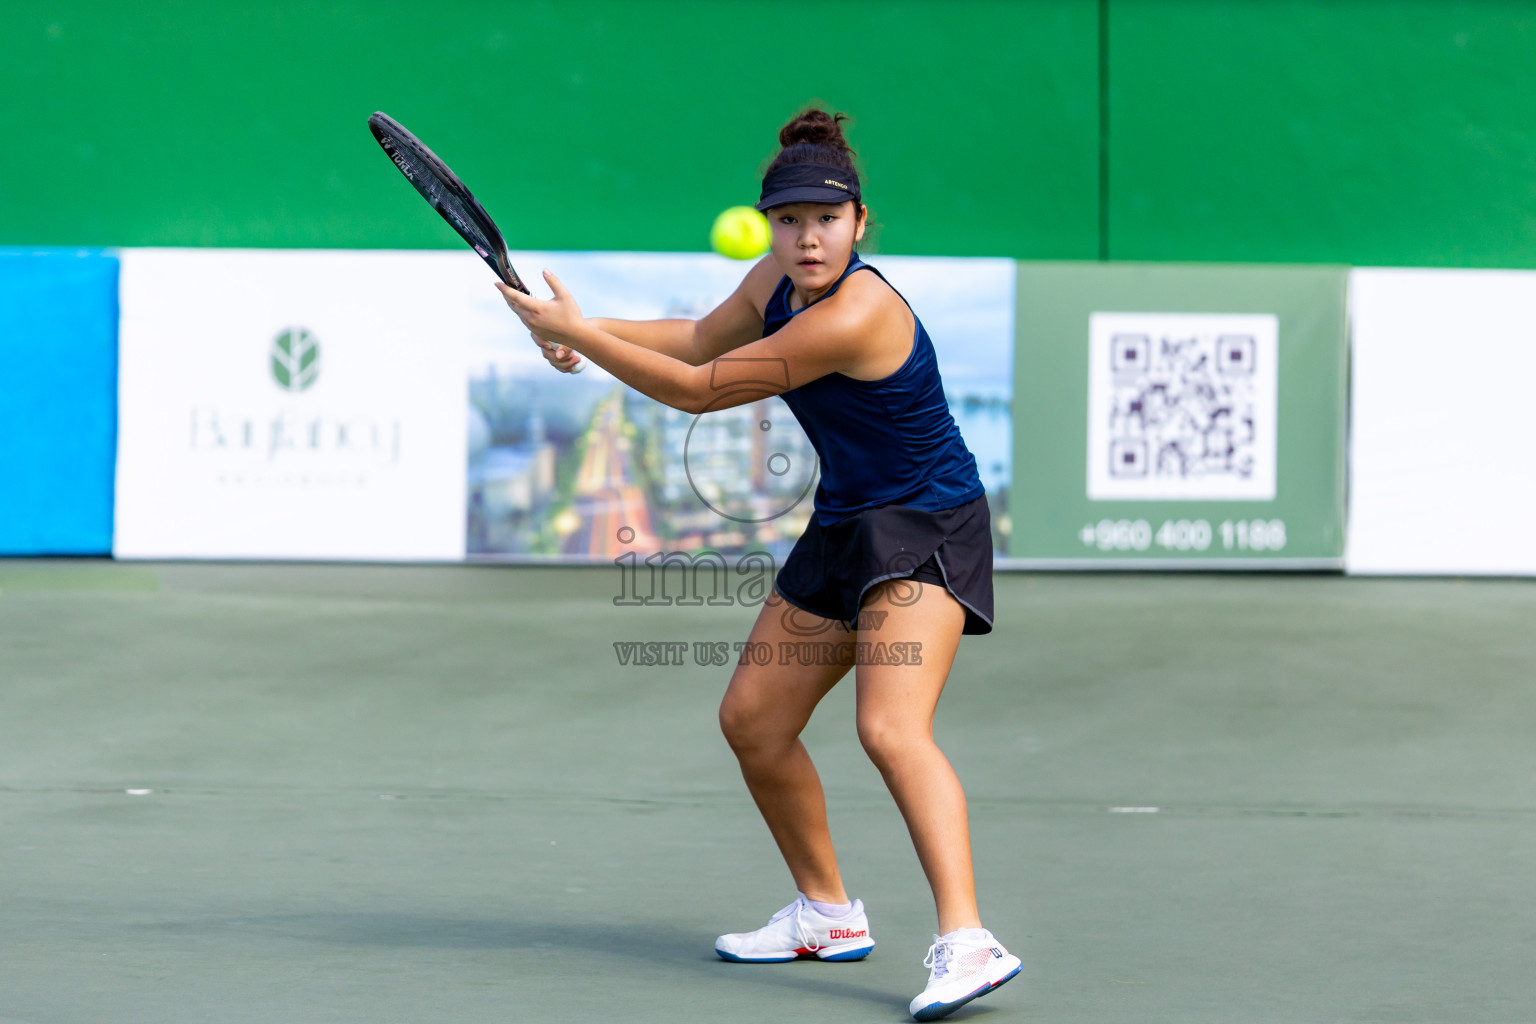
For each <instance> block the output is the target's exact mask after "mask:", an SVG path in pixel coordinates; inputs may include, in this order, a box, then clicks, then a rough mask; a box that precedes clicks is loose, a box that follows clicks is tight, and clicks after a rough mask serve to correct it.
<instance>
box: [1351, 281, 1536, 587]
mask: <svg viewBox="0 0 1536 1024" xmlns="http://www.w3.org/2000/svg"><path fill="white" fill-rule="evenodd" d="M1349 291H1350V320H1351V325H1352V334H1353V350H1354V359H1353V371H1352V378H1353V380H1352V395H1353V410H1352V414H1351V419H1352V426H1351V442H1350V513H1349V535H1348V546H1347V548H1346V557H1345V568H1346V570H1347V571H1349V572H1352V573H1376V574H1392V573H1400V574H1419V573H1428V574H1455V575H1530V574H1536V529H1533V528H1532V523H1533V522H1536V515H1533V510H1536V446H1533V445H1532V443H1531V409H1532V396H1533V385H1532V382H1533V381H1536V273H1532V272H1523V271H1486V270H1356V271H1354V272H1353V273H1352V274H1351V277H1350V288H1349Z"/></svg>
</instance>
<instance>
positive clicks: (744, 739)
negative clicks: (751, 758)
mask: <svg viewBox="0 0 1536 1024" xmlns="http://www.w3.org/2000/svg"><path fill="white" fill-rule="evenodd" d="M720 732H721V734H722V735H724V736H725V742H727V743H729V744H730V746H731V749H732V750H734V751H735V752H736V753H737V754H743V753H749V752H750V751H752V750H753V749H754V748H756V747H759V746H761V745H762V744H763V741H764V733H765V729H764V727H763V721H762V715H761V714H760V712H759V709H757V708H755V707H754V706H753V702H752V701H750V700H746V699H744V698H741V697H739V696H737V695H736V694H734V693H733V692H731V691H727V692H726V695H725V699H724V700H722V701H721V702H720Z"/></svg>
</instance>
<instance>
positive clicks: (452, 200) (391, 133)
mask: <svg viewBox="0 0 1536 1024" xmlns="http://www.w3.org/2000/svg"><path fill="white" fill-rule="evenodd" d="M368 130H369V131H371V132H373V137H374V138H375V139H378V140H379V145H380V146H383V147H384V152H385V154H386V155H387V156H388V157H389V159H390V160H391V161H392V162H393V163H394V165H395V166H396V167H397V168H399V170H400V173H401V174H403V175H405V179H406V180H407V181H409V182H410V183H411V184H412V185H414V186H415V187H416V191H417V192H420V193H421V197H422V198H423V199H425V200H426V201H427V202H429V203H431V204H432V209H434V210H436V211H437V212H438V213H439V214H440V215H441V216H442V218H443V220H445V221H447V222H448V223H449V224H450V225H451V226H452V227H453V230H455V231H457V232H458V233H459V237H460V238H462V239H464V241H466V242H468V243H469V247H470V248H471V249H473V250H475V252H476V253H477V254H479V256H480V258H481V259H482V260H484V261H485V263H486V266H488V267H490V268H491V269H492V270H494V271H495V272H496V276H497V277H499V278H501V279H502V280H503V281H505V282H506V283H507V285H508V286H509V287H512V288H516V289H517V290H518V291H520V292H522V293H523V294H524V295H528V294H531V293H530V292H529V291H528V286H527V285H525V284H523V279H522V278H520V277H518V276H517V271H515V270H513V269H512V264H511V263H509V262H508V261H507V243H506V241H505V240H503V239H502V237H501V232H500V231H498V230H497V228H496V222H495V221H493V220H491V215H490V214H488V213H486V212H485V207H483V206H481V205H480V203H479V201H478V200H477V199H475V197H474V194H473V193H471V192H470V191H469V189H467V188H465V187H464V183H463V182H462V181H460V180H459V176H458V175H457V174H454V173H453V171H451V170H449V169H448V165H447V164H445V163H443V162H442V161H441V160H439V159H438V158H437V154H436V153H434V152H432V151H431V150H430V149H428V148H427V147H426V145H425V144H423V143H422V141H421V140H420V139H418V138H417V137H416V136H414V135H412V134H411V133H410V132H409V131H407V130H406V128H405V126H404V125H402V124H401V123H400V122H399V121H396V120H395V119H394V118H392V117H390V116H389V115H388V114H386V113H384V112H383V111H379V112H378V113H376V114H374V115H373V116H372V117H370V118H369V119H368Z"/></svg>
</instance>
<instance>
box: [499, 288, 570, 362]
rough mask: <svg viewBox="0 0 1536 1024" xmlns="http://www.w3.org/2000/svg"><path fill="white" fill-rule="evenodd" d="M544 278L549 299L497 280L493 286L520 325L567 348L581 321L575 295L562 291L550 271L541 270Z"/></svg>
mask: <svg viewBox="0 0 1536 1024" xmlns="http://www.w3.org/2000/svg"><path fill="white" fill-rule="evenodd" d="M544 280H545V281H546V282H548V284H549V290H550V291H551V292H553V293H554V297H553V298H549V299H536V298H534V297H533V296H531V295H524V294H523V293H522V292H520V291H518V290H517V289H516V288H509V287H507V286H506V285H505V284H503V283H502V282H500V281H497V282H496V287H497V288H498V289H500V291H501V295H502V298H504V299H506V300H507V305H508V306H510V307H511V308H512V312H514V313H516V314H517V316H518V319H520V320H522V322H523V326H525V327H527V328H528V330H530V331H532V332H533V333H534V334H535V335H537V336H538V337H540V338H543V339H544V340H545V341H551V342H554V343H556V344H558V345H564V346H565V347H567V348H570V347H571V338H572V335H573V334H575V332H576V331H578V330H579V329H580V328H581V325H582V323H584V322H585V321H584V320H583V318H582V315H581V307H580V306H578V305H576V297H575V296H573V295H572V294H571V293H570V292H569V291H567V290H566V287H565V285H564V284H562V283H561V282H560V279H559V278H558V277H556V276H555V275H554V274H553V273H551V272H550V271H548V270H546V271H544Z"/></svg>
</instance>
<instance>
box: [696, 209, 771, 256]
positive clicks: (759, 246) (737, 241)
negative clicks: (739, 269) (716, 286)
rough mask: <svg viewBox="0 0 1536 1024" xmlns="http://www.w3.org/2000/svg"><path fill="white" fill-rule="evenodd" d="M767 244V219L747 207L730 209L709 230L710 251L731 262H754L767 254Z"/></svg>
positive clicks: (768, 238)
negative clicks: (727, 258)
mask: <svg viewBox="0 0 1536 1024" xmlns="http://www.w3.org/2000/svg"><path fill="white" fill-rule="evenodd" d="M770 243H771V236H770V232H769V230H768V218H767V217H764V216H763V215H762V214H761V213H758V212H757V211H756V210H754V209H752V207H750V206H733V207H731V208H730V209H729V210H726V211H724V212H723V213H721V214H720V216H718V217H716V218H715V226H714V227H712V228H710V229H709V244H710V247H711V248H712V249H714V250H715V252H717V253H719V254H720V255H721V256H729V257H730V258H731V259H733V260H755V259H757V258H758V257H759V256H761V255H762V254H763V253H765V252H767V251H768V246H769V244H770Z"/></svg>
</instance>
